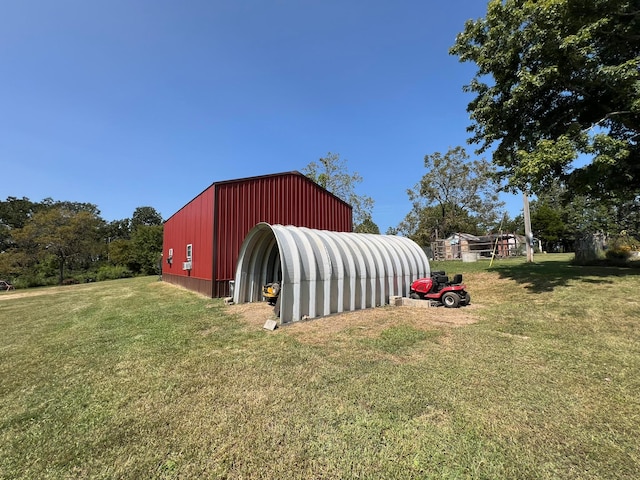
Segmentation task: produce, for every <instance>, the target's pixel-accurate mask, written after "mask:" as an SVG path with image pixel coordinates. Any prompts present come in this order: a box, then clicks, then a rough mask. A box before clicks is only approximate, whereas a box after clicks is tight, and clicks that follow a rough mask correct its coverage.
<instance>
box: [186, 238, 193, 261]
mask: <svg viewBox="0 0 640 480" xmlns="http://www.w3.org/2000/svg"><path fill="white" fill-rule="evenodd" d="M192 253H193V245H192V244H191V243H190V244H188V245H187V262H190V261H191V254H192Z"/></svg>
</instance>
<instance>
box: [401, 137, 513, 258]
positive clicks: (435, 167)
mask: <svg viewBox="0 0 640 480" xmlns="http://www.w3.org/2000/svg"><path fill="white" fill-rule="evenodd" d="M424 166H425V169H426V170H427V173H425V174H424V175H423V177H422V179H421V180H420V181H419V182H418V184H417V185H416V186H415V187H414V188H413V189H409V190H408V191H407V194H408V195H409V199H410V200H411V203H412V209H411V211H410V212H409V213H408V214H407V216H406V217H405V218H404V220H403V221H402V222H401V223H400V224H399V225H398V227H397V228H395V229H391V230H390V231H389V233H401V234H403V235H405V236H408V237H409V238H411V239H413V240H414V241H416V242H418V243H419V244H421V245H428V244H429V243H430V242H431V241H433V240H435V239H436V238H446V237H447V236H449V235H450V234H452V233H455V232H465V233H472V234H481V233H486V232H487V231H488V230H491V229H492V228H493V227H494V226H495V225H496V224H497V223H498V220H499V218H500V211H501V208H502V207H503V205H504V203H503V202H501V201H500V200H499V198H498V194H497V191H498V185H497V183H496V182H495V180H494V174H495V172H494V168H493V167H492V166H491V164H490V163H489V162H487V161H486V160H484V159H479V160H478V159H475V160H471V159H470V157H469V155H468V154H467V152H466V151H465V149H464V148H462V147H455V148H451V149H449V150H448V151H447V152H446V153H445V154H444V155H443V154H441V153H439V152H435V153H433V154H430V155H426V156H425V157H424Z"/></svg>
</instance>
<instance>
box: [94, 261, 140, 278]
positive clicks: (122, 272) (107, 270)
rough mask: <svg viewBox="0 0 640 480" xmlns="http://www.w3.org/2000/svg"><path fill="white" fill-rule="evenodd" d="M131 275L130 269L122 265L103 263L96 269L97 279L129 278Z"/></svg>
mask: <svg viewBox="0 0 640 480" xmlns="http://www.w3.org/2000/svg"><path fill="white" fill-rule="evenodd" d="M132 276H133V273H131V270H129V269H128V268H127V267H123V266H122V265H104V266H102V267H100V268H99V269H98V274H97V275H96V279H97V280H98V281H102V280H116V279H118V278H129V277H132Z"/></svg>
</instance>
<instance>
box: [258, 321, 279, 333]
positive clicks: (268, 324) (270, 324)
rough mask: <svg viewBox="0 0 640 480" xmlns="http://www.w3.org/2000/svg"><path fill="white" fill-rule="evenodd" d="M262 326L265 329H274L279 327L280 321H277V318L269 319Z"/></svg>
mask: <svg viewBox="0 0 640 480" xmlns="http://www.w3.org/2000/svg"><path fill="white" fill-rule="evenodd" d="M262 328H264V329H265V330H271V331H273V330H275V329H276V328H278V322H276V321H275V320H267V321H266V322H265V323H264V326H263V327H262Z"/></svg>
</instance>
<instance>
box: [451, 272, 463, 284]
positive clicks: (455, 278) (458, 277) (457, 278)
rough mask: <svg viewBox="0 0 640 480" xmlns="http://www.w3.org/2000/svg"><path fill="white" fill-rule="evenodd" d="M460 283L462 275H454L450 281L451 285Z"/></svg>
mask: <svg viewBox="0 0 640 480" xmlns="http://www.w3.org/2000/svg"><path fill="white" fill-rule="evenodd" d="M461 283H462V274H461V273H456V274H455V275H454V276H453V280H451V285H460V284H461Z"/></svg>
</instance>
